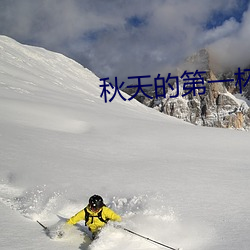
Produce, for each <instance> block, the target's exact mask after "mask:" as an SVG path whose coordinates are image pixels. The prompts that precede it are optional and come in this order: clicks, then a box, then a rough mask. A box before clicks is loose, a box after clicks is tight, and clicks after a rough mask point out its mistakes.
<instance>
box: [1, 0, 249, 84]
mask: <svg viewBox="0 0 250 250" xmlns="http://www.w3.org/2000/svg"><path fill="white" fill-rule="evenodd" d="M237 2H238V1H237V0H220V1H217V0H200V1H197V0H185V1H184V0H183V1H181V0H180V1H176V0H156V1H150V0H143V1H142V0H141V1H140V0H133V1H132V0H131V1H124V0H105V1H103V0H72V1H67V0H44V1H33V0H22V1H9V0H2V1H1V2H0V33H2V34H5V35H8V36H11V37H13V38H15V39H17V40H18V41H21V42H24V43H30V44H34V45H38V46H42V47H45V48H47V49H50V50H54V51H58V52H61V53H64V54H65V55H67V56H69V57H71V58H73V59H76V60H77V61H79V62H81V63H82V64H83V65H84V66H86V67H88V68H90V69H91V70H92V71H94V72H95V73H96V74H97V75H98V76H100V77H110V78H113V77H114V76H118V77H120V78H121V81H124V80H126V78H127V77H128V76H131V75H142V74H144V75H148V74H151V75H152V76H153V77H155V76H156V75H157V74H158V73H161V74H165V73H167V72H168V71H169V69H170V68H171V67H174V66H175V65H176V64H178V63H179V62H180V61H181V60H183V58H185V57H187V56H189V55H190V54H192V53H193V52H195V51H197V50H198V49H200V48H202V47H204V46H208V45H210V44H213V46H212V47H213V48H214V51H215V50H216V48H218V49H219V48H221V46H223V44H226V46H228V47H230V48H231V46H232V47H233V46H234V45H235V44H237V43H238V42H237V41H236V40H237V39H233V36H231V33H234V32H235V31H237V33H238V34H239V37H240V38H241V39H243V38H244V37H245V36H247V37H248V35H247V34H246V33H249V32H248V31H247V22H249V21H248V18H247V14H245V16H244V21H243V22H242V23H239V22H238V21H237V20H236V19H234V18H228V20H225V21H224V23H222V24H220V25H219V26H218V27H216V25H215V28H214V29H210V30H207V29H206V24H207V23H208V22H210V21H211V18H213V13H214V12H215V11H218V10H221V11H222V12H223V13H224V14H225V13H226V15H227V16H230V15H231V14H232V13H233V12H234V11H235V10H236V8H237ZM215 24H216V20H215ZM244 30H245V31H244ZM243 33H244V34H243ZM234 40H235V41H234ZM242 42H243V40H242ZM229 44H231V45H229ZM244 47H247V45H245V46H244ZM215 53H217V52H215ZM225 60H226V59H225Z"/></svg>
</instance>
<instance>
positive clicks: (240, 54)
mask: <svg viewBox="0 0 250 250" xmlns="http://www.w3.org/2000/svg"><path fill="white" fill-rule="evenodd" d="M233 23H234V24H233ZM233 23H232V25H231V28H232V30H231V32H225V30H230V29H228V27H227V25H228V24H227V23H224V24H223V25H222V26H221V27H219V29H220V30H221V32H224V33H225V34H226V35H225V36H223V37H222V38H221V39H217V40H215V41H214V42H213V43H211V44H210V51H211V53H212V55H213V57H214V60H215V61H216V62H217V63H218V65H224V66H225V67H232V68H237V67H247V66H249V65H250V54H249V51H250V42H249V41H250V8H248V10H247V11H245V13H244V15H243V18H242V21H241V23H235V21H233ZM215 32H216V31H215Z"/></svg>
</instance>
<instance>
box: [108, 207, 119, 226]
mask: <svg viewBox="0 0 250 250" xmlns="http://www.w3.org/2000/svg"><path fill="white" fill-rule="evenodd" d="M105 217H106V218H107V219H110V220H112V221H118V222H120V221H122V218H121V216H120V215H118V214H116V213H115V212H114V211H113V210H111V209H110V208H107V207H105Z"/></svg>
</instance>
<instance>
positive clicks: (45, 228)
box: [36, 220, 48, 231]
mask: <svg viewBox="0 0 250 250" xmlns="http://www.w3.org/2000/svg"><path fill="white" fill-rule="evenodd" d="M36 222H37V223H38V224H39V225H40V226H42V227H43V229H44V230H45V231H46V230H48V228H47V227H45V226H44V225H43V224H42V223H41V222H39V221H38V220H37V221H36Z"/></svg>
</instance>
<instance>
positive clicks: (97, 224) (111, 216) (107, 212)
mask: <svg viewBox="0 0 250 250" xmlns="http://www.w3.org/2000/svg"><path fill="white" fill-rule="evenodd" d="M85 209H87V212H88V213H89V218H88V221H85V223H86V226H88V228H89V230H90V231H91V232H92V233H95V232H97V231H98V230H99V229H100V228H102V227H103V226H104V225H105V224H106V223H105V222H104V221H108V220H112V221H121V220H122V219H121V217H120V216H119V215H118V214H116V213H115V212H114V211H113V210H111V209H110V208H108V207H106V206H103V207H102V208H101V209H100V210H99V211H97V212H93V211H91V210H90V209H89V207H86V208H85ZM100 212H101V218H102V219H103V220H104V221H102V220H100V219H99V218H98V215H100ZM80 220H85V210H84V209H82V210H81V211H79V212H78V213H77V214H75V215H74V216H72V217H71V218H70V219H69V220H68V221H67V224H70V225H74V224H76V223H77V222H79V221H80Z"/></svg>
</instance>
